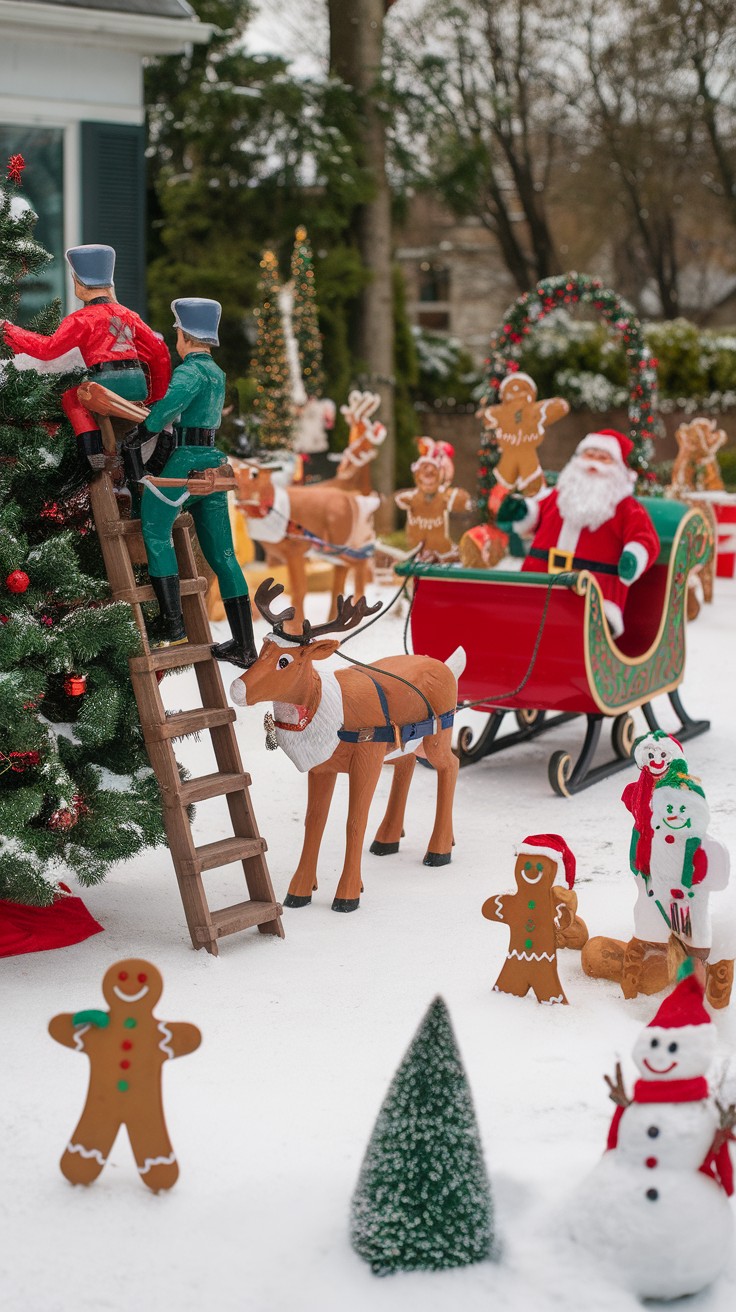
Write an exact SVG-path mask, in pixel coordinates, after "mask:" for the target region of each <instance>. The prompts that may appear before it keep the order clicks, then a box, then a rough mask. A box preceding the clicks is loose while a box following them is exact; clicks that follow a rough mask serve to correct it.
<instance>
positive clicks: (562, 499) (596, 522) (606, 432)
mask: <svg viewBox="0 0 736 1312" xmlns="http://www.w3.org/2000/svg"><path fill="white" fill-rule="evenodd" d="M594 449H595V450H604V451H606V452H607V453H608V454H609V455H611V456H612V457H613V464H607V465H603V464H599V463H596V461H595V460H594V459H593V460H590V459H588V457H586V456H585V455H584V453H585V452H586V451H592V450H594ZM632 450H633V443H632V442H631V440H630V439H629V438H628V437H625V436H624V434H623V433H618V432H616V431H615V430H613V429H603V430H602V431H601V432H598V433H589V434H588V436H587V437H585V438H583V441H582V442H580V443H579V445H578V447H577V449H576V451H575V454H574V455H573V457H572V459H571V460H570V461H569V462H568V464H567V465H566V467H565V469H563V471H562V473H561V474H560V476H559V479H558V483H557V486H556V487H555V488H554V489H553V490H552V492H550V493H549V494H548V495H547V496H542V497H541V498H539V499H536V500H533V501H527V502H526V515H525V516H524V518H523V519H519V520H517V521H516V522H515V523H514V524H513V527H514V528H515V529H516V531H517V532H519V533H521V534H523V535H527V534H529V533H531V532H534V540H533V542H532V545H531V548H530V551H529V555H528V556H527V558H526V559H525V561H524V564H523V566H522V568H523V569H524V570H528V571H532V570H533V571H537V572H538V573H544V574H546V573H552V574H555V573H560V572H562V571H566V570H583V569H587V570H590V572H591V573H592V574H593V575H594V576H595V578H596V581H597V583H598V585H599V587H600V590H601V592H602V594H603V599H604V610H605V613H606V616H607V619H608V623H609V625H610V628H611V633H612V635H613V637H614V638H617V637H619V636H620V635H621V633H623V628H624V619H623V613H624V606H625V604H626V594H627V590H628V588H629V587H630V586H631V584H632V583H634V582H635V581H636V579H638V578H640V577H641V575H642V574H643V573H644V571H645V570H647V569H649V567H650V566H651V565H653V564H654V562H655V561H656V559H657V556H658V554H659V538H658V537H657V533H656V531H655V528H654V525H653V524H652V521H651V519H650V517H649V515H648V514H647V512H646V510H645V509H644V508H643V506H641V505H639V502H638V501H636V500H635V499H634V497H633V496H631V484H632V478H633V475H632V474H631V472H630V471H629V470H628V467H627V461H628V457H629V455H630V454H631V452H632ZM591 467H592V468H593V471H594V472H592V473H591V472H590V471H591ZM588 480H590V483H588ZM594 480H595V482H594ZM607 489H610V497H608V496H607ZM588 491H590V492H591V493H594V494H595V497H596V498H597V501H596V503H595V504H594V505H593V504H591V506H590V508H588V505H587V498H586V493H587V492H588ZM601 494H602V495H601ZM499 522H500V520H499Z"/></svg>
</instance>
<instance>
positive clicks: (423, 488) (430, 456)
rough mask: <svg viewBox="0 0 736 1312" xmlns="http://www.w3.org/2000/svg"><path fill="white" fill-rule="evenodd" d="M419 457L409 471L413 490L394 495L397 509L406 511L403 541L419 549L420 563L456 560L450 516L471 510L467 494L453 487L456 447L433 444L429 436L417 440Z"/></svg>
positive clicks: (443, 443) (409, 489)
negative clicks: (404, 537) (404, 538)
mask: <svg viewBox="0 0 736 1312" xmlns="http://www.w3.org/2000/svg"><path fill="white" fill-rule="evenodd" d="M417 445H418V446H419V458H418V460H415V461H414V464H413V465H412V467H411V472H412V474H413V475H414V484H415V487H414V488H406V489H405V490H403V491H401V492H397V493H396V494H395V497H394V500H395V502H396V504H397V506H398V507H399V509H400V510H405V511H406V538H407V542H408V543H409V546H410V547H412V548H417V549H418V556H419V559H420V560H425V561H443V562H446V561H450V560H457V558H458V550H457V547H456V545H455V543H454V542H453V541H452V538H451V537H450V531H449V522H448V521H449V517H450V515H451V514H452V513H453V511H454V512H455V513H458V512H462V511H465V510H468V509H469V508H470V504H471V500H470V495H469V493H468V492H466V491H465V489H464V488H461V487H452V486H451V484H452V480H453V478H454V476H455V448H454V447H453V446H452V444H451V443H450V442H436V441H435V440H434V438H431V437H419V438H417Z"/></svg>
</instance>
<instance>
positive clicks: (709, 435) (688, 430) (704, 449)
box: [669, 419, 726, 497]
mask: <svg viewBox="0 0 736 1312" xmlns="http://www.w3.org/2000/svg"><path fill="white" fill-rule="evenodd" d="M675 440H676V442H677V447H678V450H677V456H676V457H675V461H674V464H673V466H672V481H671V483H670V487H669V492H670V495H671V496H675V497H681V496H682V494H683V492H722V491H723V479H722V478H721V471H720V469H719V467H718V460H717V459H716V452H717V451H719V450H720V448H721V447H722V446H723V444H724V442H725V441H726V434H725V433H724V431H723V429H722V428H716V421H715V419H693V420H692V421H691V422H690V423H689V424H680V427H679V428H678V429H677V432H676V433H675Z"/></svg>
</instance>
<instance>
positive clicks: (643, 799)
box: [621, 729, 687, 878]
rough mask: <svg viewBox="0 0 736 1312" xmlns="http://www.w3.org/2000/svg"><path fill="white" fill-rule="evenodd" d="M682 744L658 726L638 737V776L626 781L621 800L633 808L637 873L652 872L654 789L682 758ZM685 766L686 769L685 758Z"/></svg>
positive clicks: (633, 856)
mask: <svg viewBox="0 0 736 1312" xmlns="http://www.w3.org/2000/svg"><path fill="white" fill-rule="evenodd" d="M682 756H683V752H682V745H681V744H680V743H679V742H678V741H677V739H676V738H673V737H672V734H669V733H665V732H664V730H663V729H655V730H654V731H653V732H651V733H645V734H644V735H643V736H642V737H641V738H637V740H636V742H635V743H634V760H635V762H636V764H637V765H638V767H639V772H640V773H639V778H638V779H637V780H636V781H635V782H634V783H630V784H627V785H626V787H625V788H624V791H623V793H622V794H621V801H622V802H623V804H624V806H625V807H626V809H627V811H630V812H631V815H632V818H633V821H634V827H633V829H632V832H631V851H630V853H629V864H630V866H631V869H632V872H633V874H634V875H642V876H644V877H645V878H646V877H647V876H648V875H649V861H650V856H651V849H652V793H653V792H654V786H655V784H656V783H657V781H658V780H659V779H662V778H663V776H664V775H665V774H666V773H667V771H668V770H669V768H670V766H671V765H672V762H673V761H678V760H679V761H682ZM682 764H683V768H684V769H686V768H687V767H686V766H685V763H684V761H683V762H682Z"/></svg>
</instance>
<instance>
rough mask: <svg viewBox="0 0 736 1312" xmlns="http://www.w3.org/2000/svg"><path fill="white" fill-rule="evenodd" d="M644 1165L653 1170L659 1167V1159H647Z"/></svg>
mask: <svg viewBox="0 0 736 1312" xmlns="http://www.w3.org/2000/svg"><path fill="white" fill-rule="evenodd" d="M644 1165H645V1166H648V1167H650V1168H651V1167H652V1166H656V1165H657V1159H656V1157H647V1160H646V1162H645V1163H644Z"/></svg>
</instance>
